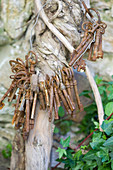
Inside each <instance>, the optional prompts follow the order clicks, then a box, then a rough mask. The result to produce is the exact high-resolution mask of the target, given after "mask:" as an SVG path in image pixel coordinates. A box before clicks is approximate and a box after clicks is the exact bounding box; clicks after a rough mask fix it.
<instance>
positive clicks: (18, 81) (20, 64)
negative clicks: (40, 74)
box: [0, 51, 38, 138]
mask: <svg viewBox="0 0 113 170" xmlns="http://www.w3.org/2000/svg"><path fill="white" fill-rule="evenodd" d="M30 54H32V59H29V56H30ZM33 57H35V59H33ZM9 63H10V65H11V70H12V72H13V73H14V75H11V76H10V78H11V79H12V80H13V81H12V84H11V86H10V88H9V89H8V90H7V92H6V93H5V94H4V96H3V97H2V98H1V99H0V109H2V108H3V106H4V103H3V100H4V99H5V98H6V97H8V101H9V102H12V100H13V99H15V96H16V95H15V93H16V91H17V90H18V89H19V92H18V97H17V102H16V104H14V106H15V112H14V116H13V119H12V124H14V123H15V128H16V129H19V128H20V127H21V126H24V128H23V129H24V137H25V138H26V137H27V136H28V133H29V130H30V129H32V128H33V126H34V113H35V108H36V101H37V91H38V83H37V75H36V74H35V65H36V63H37V56H36V54H35V53H34V52H33V51H30V52H29V53H28V55H27V56H26V62H25V63H24V61H23V60H22V59H20V58H17V59H16V60H10V61H9Z"/></svg>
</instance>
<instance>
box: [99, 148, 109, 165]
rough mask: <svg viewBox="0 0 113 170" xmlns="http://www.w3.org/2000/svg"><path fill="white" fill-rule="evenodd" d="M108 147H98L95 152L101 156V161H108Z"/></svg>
mask: <svg viewBox="0 0 113 170" xmlns="http://www.w3.org/2000/svg"><path fill="white" fill-rule="evenodd" d="M108 151H109V150H108V149H107V148H105V147H100V151H98V152H97V153H96V155H97V156H98V157H99V158H102V162H105V161H108V160H109V154H108Z"/></svg>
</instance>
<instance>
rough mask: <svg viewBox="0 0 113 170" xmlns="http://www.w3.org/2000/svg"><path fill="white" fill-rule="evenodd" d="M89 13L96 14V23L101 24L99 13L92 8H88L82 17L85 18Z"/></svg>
mask: <svg viewBox="0 0 113 170" xmlns="http://www.w3.org/2000/svg"><path fill="white" fill-rule="evenodd" d="M89 11H94V12H95V13H96V14H97V18H98V23H101V18H100V14H99V12H98V11H97V10H96V9H94V8H88V10H87V11H86V12H85V14H84V17H86V14H87V13H89Z"/></svg>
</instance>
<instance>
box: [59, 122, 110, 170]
mask: <svg viewBox="0 0 113 170" xmlns="http://www.w3.org/2000/svg"><path fill="white" fill-rule="evenodd" d="M106 124H107V126H105V125H106ZM111 125H113V120H112V121H108V120H107V121H104V122H103V125H102V128H103V130H104V132H99V131H98V132H94V133H93V136H92V141H91V142H90V147H89V148H88V147H86V146H82V147H81V149H80V150H79V151H77V152H76V153H75V152H74V151H73V150H72V149H70V148H69V141H70V138H69V137H68V138H67V139H66V140H65V141H63V139H61V142H60V143H61V144H62V146H63V147H64V146H65V145H64V144H65V143H68V145H66V146H68V148H66V149H62V150H63V151H62V150H60V149H58V150H57V152H59V159H57V161H58V162H62V163H64V165H65V169H69V168H70V170H71V169H72V170H88V169H91V170H93V169H98V170H103V169H106V170H109V169H113V136H112V135H113V129H112V130H110V129H111V128H108V127H111ZM108 134H109V135H108ZM105 136H106V138H105ZM62 141H63V142H62ZM67 141H68V142H67ZM64 150H65V151H64ZM83 150H84V151H85V152H86V153H85V154H83V153H82V151H83ZM61 155H62V157H61Z"/></svg>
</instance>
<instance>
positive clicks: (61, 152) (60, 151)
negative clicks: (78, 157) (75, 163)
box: [56, 147, 67, 159]
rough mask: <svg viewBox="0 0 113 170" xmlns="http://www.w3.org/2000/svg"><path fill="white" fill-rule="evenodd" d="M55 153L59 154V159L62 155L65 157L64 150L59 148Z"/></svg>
mask: <svg viewBox="0 0 113 170" xmlns="http://www.w3.org/2000/svg"><path fill="white" fill-rule="evenodd" d="M56 152H59V159H60V158H62V156H63V154H64V155H67V153H66V150H65V149H62V148H59V147H58V149H57V150H56Z"/></svg>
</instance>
